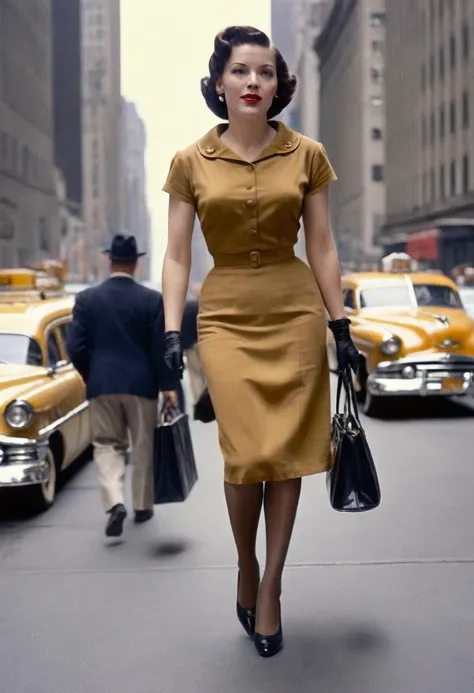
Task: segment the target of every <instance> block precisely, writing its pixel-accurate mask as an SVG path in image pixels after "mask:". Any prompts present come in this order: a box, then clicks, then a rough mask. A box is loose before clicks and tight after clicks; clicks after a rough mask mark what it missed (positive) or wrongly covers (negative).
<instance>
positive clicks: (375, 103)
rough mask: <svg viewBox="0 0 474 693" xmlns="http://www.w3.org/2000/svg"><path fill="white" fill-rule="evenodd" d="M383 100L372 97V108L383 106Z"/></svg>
mask: <svg viewBox="0 0 474 693" xmlns="http://www.w3.org/2000/svg"><path fill="white" fill-rule="evenodd" d="M382 105H383V99H382V97H381V96H372V106H382Z"/></svg>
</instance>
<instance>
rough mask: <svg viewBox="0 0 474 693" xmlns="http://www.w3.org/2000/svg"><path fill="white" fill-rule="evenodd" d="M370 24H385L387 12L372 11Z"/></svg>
mask: <svg viewBox="0 0 474 693" xmlns="http://www.w3.org/2000/svg"><path fill="white" fill-rule="evenodd" d="M370 26H385V12H372V13H371V15H370Z"/></svg>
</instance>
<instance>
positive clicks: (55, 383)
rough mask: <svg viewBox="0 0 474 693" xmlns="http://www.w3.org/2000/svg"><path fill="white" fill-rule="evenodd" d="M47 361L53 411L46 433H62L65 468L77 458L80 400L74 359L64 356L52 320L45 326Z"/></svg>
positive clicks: (55, 326) (63, 465)
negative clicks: (70, 361) (69, 359)
mask: <svg viewBox="0 0 474 693" xmlns="http://www.w3.org/2000/svg"><path fill="white" fill-rule="evenodd" d="M44 343H45V345H46V365H47V367H48V368H49V369H50V374H51V385H50V388H49V391H50V406H51V407H52V409H53V412H54V415H53V420H52V422H51V424H50V425H49V426H48V427H47V434H48V435H53V434H55V433H60V434H61V438H62V444H63V459H62V465H61V466H62V468H63V469H64V468H65V467H67V465H68V464H70V463H71V462H72V460H73V459H74V458H75V454H76V450H77V448H78V445H79V428H78V421H77V416H76V413H75V412H76V409H77V407H78V405H79V404H80V402H79V398H78V388H77V374H76V372H75V370H74V368H73V366H72V364H71V363H68V361H67V359H66V358H64V356H65V355H64V351H63V349H62V345H61V338H60V334H59V331H58V329H57V325H56V324H55V323H50V324H49V325H47V326H46V329H45V339H44Z"/></svg>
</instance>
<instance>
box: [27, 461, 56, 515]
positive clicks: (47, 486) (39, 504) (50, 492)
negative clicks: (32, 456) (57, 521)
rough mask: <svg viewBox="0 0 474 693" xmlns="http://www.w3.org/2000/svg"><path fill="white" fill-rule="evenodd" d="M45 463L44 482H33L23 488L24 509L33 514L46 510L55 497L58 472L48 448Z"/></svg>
mask: <svg viewBox="0 0 474 693" xmlns="http://www.w3.org/2000/svg"><path fill="white" fill-rule="evenodd" d="M45 463H46V464H47V465H48V467H49V480H48V481H47V482H46V483H44V484H35V485H34V486H28V487H27V488H26V489H25V498H24V499H23V502H24V504H25V510H26V511H27V512H31V513H34V514H37V513H42V512H45V511H46V510H48V509H49V508H50V507H51V506H52V505H53V503H54V500H55V498H56V484H57V478H58V472H57V469H56V463H55V460H54V455H53V453H52V451H51V450H50V449H49V448H48V451H47V453H46V457H45Z"/></svg>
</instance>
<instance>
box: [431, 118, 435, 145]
mask: <svg viewBox="0 0 474 693" xmlns="http://www.w3.org/2000/svg"><path fill="white" fill-rule="evenodd" d="M435 138H436V121H435V116H434V113H432V114H431V116H430V143H431V144H434V141H435Z"/></svg>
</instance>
